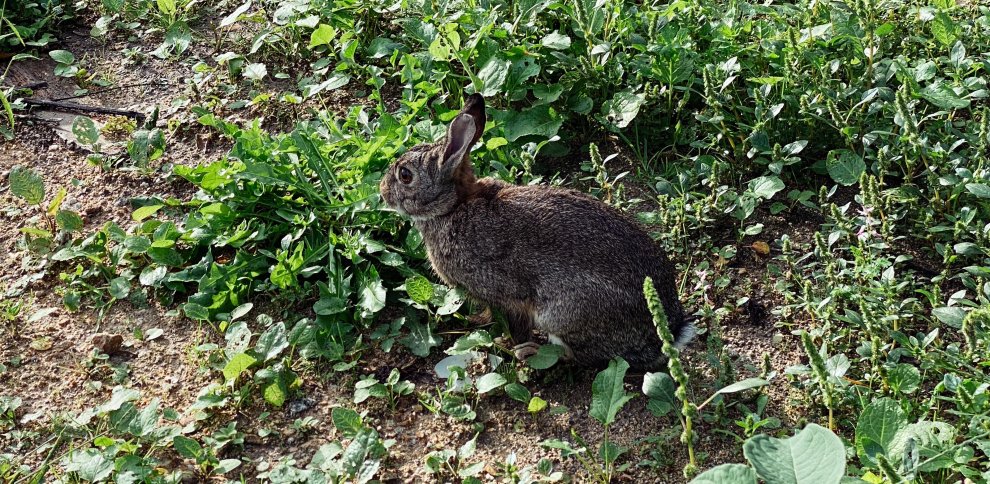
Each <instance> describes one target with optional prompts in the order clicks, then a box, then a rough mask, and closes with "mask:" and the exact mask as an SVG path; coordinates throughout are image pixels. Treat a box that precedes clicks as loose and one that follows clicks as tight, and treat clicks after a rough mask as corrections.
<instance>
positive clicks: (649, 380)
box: [643, 373, 680, 417]
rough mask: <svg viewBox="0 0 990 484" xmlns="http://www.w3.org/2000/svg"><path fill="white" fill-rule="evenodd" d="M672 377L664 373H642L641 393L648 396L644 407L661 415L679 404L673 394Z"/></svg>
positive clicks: (674, 386)
mask: <svg viewBox="0 0 990 484" xmlns="http://www.w3.org/2000/svg"><path fill="white" fill-rule="evenodd" d="M675 391H676V385H675V384H674V379H673V378H671V377H670V375H668V374H666V373H646V374H645V375H643V394H644V395H646V396H647V397H649V399H650V400H649V402H648V403H647V404H646V408H648V409H649V410H650V412H652V413H653V415H656V416H658V417H662V416H664V415H666V414H668V413H670V411H671V410H673V409H675V408H677V406H678V405H679V404H680V403H679V401H678V400H677V397H676V396H675V394H674V392H675Z"/></svg>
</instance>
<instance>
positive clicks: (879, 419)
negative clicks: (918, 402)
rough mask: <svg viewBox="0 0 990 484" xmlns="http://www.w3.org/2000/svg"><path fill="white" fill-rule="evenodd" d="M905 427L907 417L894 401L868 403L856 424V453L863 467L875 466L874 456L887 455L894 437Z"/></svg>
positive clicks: (881, 399) (884, 399)
mask: <svg viewBox="0 0 990 484" xmlns="http://www.w3.org/2000/svg"><path fill="white" fill-rule="evenodd" d="M906 425H907V415H906V414H905V413H904V410H902V409H901V405H900V403H899V402H897V401H896V400H893V399H890V398H886V397H884V398H879V399H877V400H874V401H873V402H870V404H869V405H867V406H866V408H865V409H863V412H862V413H860V414H859V420H858V421H857V422H856V453H857V455H859V458H860V460H861V461H862V462H863V465H866V466H871V467H872V466H876V456H877V455H880V454H882V455H887V452H888V451H889V450H890V443H891V442H892V441H893V440H894V435H896V434H897V432H898V431H900V430H901V429H902V428H903V427H905V426H906Z"/></svg>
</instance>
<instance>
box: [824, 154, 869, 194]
mask: <svg viewBox="0 0 990 484" xmlns="http://www.w3.org/2000/svg"><path fill="white" fill-rule="evenodd" d="M825 167H826V168H827V169H828V174H829V176H831V177H832V180H835V182H836V183H838V184H840V185H843V186H850V185H853V184H855V183H856V182H858V181H859V177H860V176H862V175H863V172H864V171H866V163H865V162H864V161H863V158H861V157H860V156H859V155H857V154H856V153H855V152H853V151H850V150H832V151H830V152H829V154H828V160H826V161H825Z"/></svg>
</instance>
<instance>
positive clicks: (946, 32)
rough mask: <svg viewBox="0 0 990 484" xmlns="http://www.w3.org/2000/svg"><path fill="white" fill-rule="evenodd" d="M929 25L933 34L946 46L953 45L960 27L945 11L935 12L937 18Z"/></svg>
mask: <svg viewBox="0 0 990 484" xmlns="http://www.w3.org/2000/svg"><path fill="white" fill-rule="evenodd" d="M929 25H930V28H931V30H932V35H933V36H935V39H936V40H938V41H939V42H940V43H941V44H942V45H944V46H945V47H949V46H951V45H952V44H953V43H954V42H955V41H956V32H958V29H959V27H958V26H957V25H956V23H955V22H953V21H952V18H951V17H949V16H948V15H947V14H946V13H945V12H939V13H937V14H935V19H934V20H932V21H931V22H929Z"/></svg>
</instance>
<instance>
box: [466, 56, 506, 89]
mask: <svg viewBox="0 0 990 484" xmlns="http://www.w3.org/2000/svg"><path fill="white" fill-rule="evenodd" d="M511 65H512V63H511V62H509V61H507V60H505V59H500V58H498V57H492V58H491V59H488V62H486V63H485V65H483V66H481V70H479V71H478V80H480V81H481V83H482V85H481V86H475V89H476V90H477V91H478V92H479V93H481V95H482V96H485V97H490V96H494V95H496V94H498V93H499V92H500V91H501V89H502V86H504V85H505V80H506V79H507V78H508V77H509V66H511Z"/></svg>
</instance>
